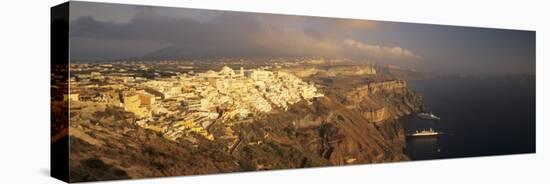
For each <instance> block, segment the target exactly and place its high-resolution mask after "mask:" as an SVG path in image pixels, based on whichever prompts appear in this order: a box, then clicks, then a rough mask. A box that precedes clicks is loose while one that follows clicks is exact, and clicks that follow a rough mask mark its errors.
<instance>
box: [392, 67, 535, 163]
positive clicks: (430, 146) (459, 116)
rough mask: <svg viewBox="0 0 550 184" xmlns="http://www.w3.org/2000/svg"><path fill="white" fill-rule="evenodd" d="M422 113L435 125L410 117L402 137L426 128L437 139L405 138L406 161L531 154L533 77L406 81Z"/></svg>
mask: <svg viewBox="0 0 550 184" xmlns="http://www.w3.org/2000/svg"><path fill="white" fill-rule="evenodd" d="M408 84H409V87H410V88H412V89H413V90H414V91H416V92H417V93H419V94H420V95H421V96H422V98H423V102H424V106H425V111H427V112H433V113H434V114H435V115H436V116H438V117H440V118H441V120H440V121H433V120H426V119H421V118H418V117H417V116H416V115H411V116H407V117H404V118H402V119H401V120H400V121H401V123H402V124H403V126H404V127H405V131H406V132H407V133H413V132H415V131H416V130H419V131H420V130H424V129H429V128H432V129H434V130H436V131H438V132H442V133H443V134H442V135H440V136H437V137H421V138H418V137H407V148H406V150H405V151H406V154H407V155H408V156H409V157H410V158H411V159H412V160H427V159H440V158H460V157H473V156H489V155H504V154H521V153H534V152H535V149H536V148H535V147H536V146H535V141H536V139H535V137H536V136H535V126H536V125H535V98H536V97H535V77H534V76H499V77H495V76H493V77H456V78H445V79H429V80H417V81H409V82H408Z"/></svg>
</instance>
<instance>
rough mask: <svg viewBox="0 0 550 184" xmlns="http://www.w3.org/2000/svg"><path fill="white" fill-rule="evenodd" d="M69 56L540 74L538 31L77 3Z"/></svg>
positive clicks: (90, 59)
mask: <svg viewBox="0 0 550 184" xmlns="http://www.w3.org/2000/svg"><path fill="white" fill-rule="evenodd" d="M70 45H71V48H70V52H71V53H70V54H71V60H87V61H100V60H117V59H128V58H152V59H174V58H185V57H188V58H196V57H201V58H202V57H247V56H263V57H295V56H297V57H300V56H309V57H326V58H348V59H353V60H355V61H359V62H368V63H376V64H380V65H397V66H402V67H407V68H411V69H415V70H418V71H425V72H436V73H453V74H456V73H460V74H532V75H533V74H534V73H535V32H533V31H520V30H504V29H487V28H472V27H458V26H442V25H430V24H413V23H398V22H384V21H371V20H357V19H337V18H322V17H311V16H292V15H276V14H262V13H247V12H233V11H215V10H199V9H186V8H169V7H152V6H136V5H121V4H104V3H88V2H75V1H73V2H71V9H70Z"/></svg>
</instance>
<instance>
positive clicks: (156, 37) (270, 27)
mask: <svg viewBox="0 0 550 184" xmlns="http://www.w3.org/2000/svg"><path fill="white" fill-rule="evenodd" d="M103 8H105V7H103ZM161 10H170V11H161ZM176 10H178V11H174V9H173V8H151V9H143V8H142V9H132V10H127V11H132V12H135V14H134V15H133V16H132V17H131V18H129V19H127V14H128V13H120V12H119V13H118V14H124V15H125V16H121V17H123V18H121V19H122V20H119V19H117V18H113V19H112V20H110V19H108V18H106V17H105V16H100V17H102V19H104V21H100V20H97V19H96V18H95V17H96V16H97V15H85V14H84V15H82V14H81V15H79V17H74V18H73V19H72V22H71V37H72V38H76V39H73V42H76V43H75V45H80V47H74V48H72V49H73V51H74V52H73V53H72V56H73V58H83V59H86V58H88V59H89V58H94V59H97V58H104V59H111V58H123V56H124V55H126V57H140V56H144V55H148V56H154V57H180V56H196V55H200V56H204V55H210V56H223V55H230V56H232V55H235V56H238V55H244V56H329V57H342V56H371V57H374V58H382V57H385V55H384V54H382V55H380V53H386V54H391V53H390V52H378V51H377V50H376V49H378V48H377V47H372V49H369V50H365V49H362V48H359V47H353V46H351V47H350V45H349V44H346V43H345V40H348V39H349V38H348V37H349V36H350V35H351V33H352V30H363V29H364V30H368V29H373V28H376V26H377V23H376V22H373V21H360V20H344V19H326V18H312V17H298V16H284V15H269V14H250V13H239V12H220V11H205V10H189V9H176ZM103 11H104V10H103ZM167 12H173V13H167ZM176 12H192V13H186V14H182V13H180V14H177V13H176ZM199 15H203V16H199ZM101 43H104V44H108V45H101ZM138 43H139V44H141V45H137V44H138ZM364 44H365V45H368V44H366V43H364ZM85 45H88V46H85ZM81 49H82V50H81ZM117 51H120V52H117ZM91 56H96V57H91Z"/></svg>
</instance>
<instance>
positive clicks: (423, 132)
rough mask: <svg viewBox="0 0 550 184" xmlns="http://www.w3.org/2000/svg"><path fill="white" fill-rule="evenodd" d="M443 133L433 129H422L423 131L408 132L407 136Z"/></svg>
mask: <svg viewBox="0 0 550 184" xmlns="http://www.w3.org/2000/svg"><path fill="white" fill-rule="evenodd" d="M441 134H443V133H441V132H436V131H434V130H433V129H431V128H430V129H428V130H422V131H418V130H417V131H416V132H414V133H412V134H406V136H408V137H426V136H438V135H441Z"/></svg>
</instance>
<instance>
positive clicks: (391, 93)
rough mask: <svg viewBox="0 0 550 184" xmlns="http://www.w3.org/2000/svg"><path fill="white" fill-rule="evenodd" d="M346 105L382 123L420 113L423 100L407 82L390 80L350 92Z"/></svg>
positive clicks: (369, 84)
mask: <svg viewBox="0 0 550 184" xmlns="http://www.w3.org/2000/svg"><path fill="white" fill-rule="evenodd" d="M344 104H346V105H347V106H348V107H349V108H352V109H357V110H358V111H360V112H361V113H363V115H364V116H365V117H366V118H367V119H369V120H370V121H372V122H381V121H384V120H388V119H396V118H398V117H401V116H404V115H409V114H411V113H413V112H418V111H420V110H421V108H422V99H421V97H420V96H419V95H417V94H416V93H415V92H413V91H412V90H410V89H409V88H408V87H407V83H406V82H405V81H402V80H389V81H380V82H369V83H367V84H366V85H364V86H361V87H356V88H354V89H352V90H350V91H349V92H347V93H346V95H345V98H344Z"/></svg>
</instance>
